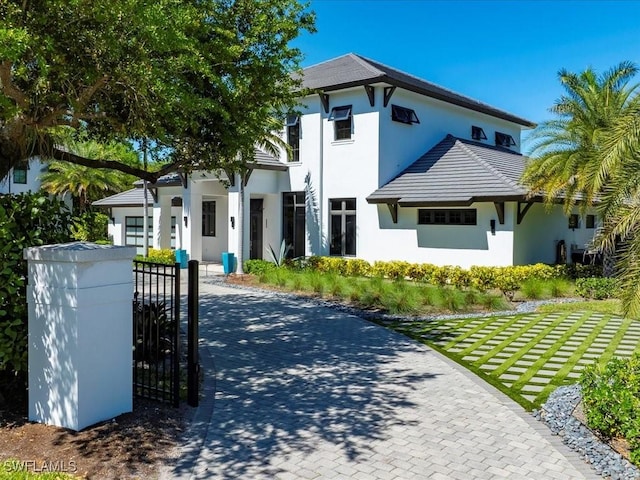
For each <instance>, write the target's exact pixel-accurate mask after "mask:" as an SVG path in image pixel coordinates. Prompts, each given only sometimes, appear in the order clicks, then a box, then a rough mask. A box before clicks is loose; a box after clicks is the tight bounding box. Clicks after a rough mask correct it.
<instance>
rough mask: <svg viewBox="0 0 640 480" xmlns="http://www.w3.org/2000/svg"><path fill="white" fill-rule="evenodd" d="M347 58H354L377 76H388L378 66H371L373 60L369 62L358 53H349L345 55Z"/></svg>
mask: <svg viewBox="0 0 640 480" xmlns="http://www.w3.org/2000/svg"><path fill="white" fill-rule="evenodd" d="M347 56H349V57H352V58H353V59H354V60H355V61H356V62H358V63H359V64H360V65H362V66H363V67H364V68H366V69H367V70H369V71H371V72H372V73H375V74H376V75H378V76H380V77H381V76H383V75H386V74H387V72H385V71H383V70H380V69H379V68H377V67H376V66H374V65H372V64H371V60H369V59H368V58H366V57H363V56H361V55H358V54H357V53H348V54H347V55H345V57H347Z"/></svg>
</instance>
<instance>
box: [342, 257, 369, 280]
mask: <svg viewBox="0 0 640 480" xmlns="http://www.w3.org/2000/svg"><path fill="white" fill-rule="evenodd" d="M345 273H346V275H349V276H350V277H368V276H369V275H371V264H370V263H369V262H367V261H366V260H361V259H359V258H354V259H352V260H348V261H347V264H346V267H345Z"/></svg>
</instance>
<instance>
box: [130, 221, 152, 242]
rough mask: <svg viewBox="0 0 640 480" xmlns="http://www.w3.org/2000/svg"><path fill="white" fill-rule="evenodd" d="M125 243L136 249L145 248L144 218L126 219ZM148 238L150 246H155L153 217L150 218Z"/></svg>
mask: <svg viewBox="0 0 640 480" xmlns="http://www.w3.org/2000/svg"><path fill="white" fill-rule="evenodd" d="M124 225H125V227H124V243H125V245H132V246H135V247H143V246H144V233H143V232H144V217H125V219H124ZM147 236H148V238H149V245H150V246H151V245H153V217H149V225H148V231H147Z"/></svg>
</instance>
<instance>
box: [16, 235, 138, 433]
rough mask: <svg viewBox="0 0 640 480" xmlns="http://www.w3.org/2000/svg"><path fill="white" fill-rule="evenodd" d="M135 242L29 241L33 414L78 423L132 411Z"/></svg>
mask: <svg viewBox="0 0 640 480" xmlns="http://www.w3.org/2000/svg"><path fill="white" fill-rule="evenodd" d="M134 256H135V247H116V246H111V245H96V244H92V243H83V242H74V243H66V244H59V245H46V246H43V247H32V248H27V249H25V251H24V258H25V259H26V260H27V261H28V271H29V278H28V286H27V302H28V307H29V420H31V421H36V422H40V423H46V424H49V425H56V426H59V427H64V428H70V429H72V430H82V429H83V428H85V427H88V426H89V425H93V424H95V423H97V422H100V421H103V420H108V419H110V418H113V417H115V416H117V415H120V414H121V413H125V412H130V411H131V410H132V407H133V405H132V403H133V398H132V395H133V387H132V345H133V340H132V336H133V325H132V323H133V313H132V297H133V274H132V259H133V257H134Z"/></svg>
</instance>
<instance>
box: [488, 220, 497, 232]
mask: <svg viewBox="0 0 640 480" xmlns="http://www.w3.org/2000/svg"><path fill="white" fill-rule="evenodd" d="M489 225H491V235H495V234H496V221H495V220H494V219H493V218H492V219H491V221H490V222H489Z"/></svg>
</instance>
